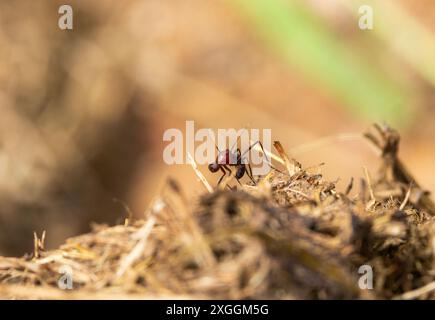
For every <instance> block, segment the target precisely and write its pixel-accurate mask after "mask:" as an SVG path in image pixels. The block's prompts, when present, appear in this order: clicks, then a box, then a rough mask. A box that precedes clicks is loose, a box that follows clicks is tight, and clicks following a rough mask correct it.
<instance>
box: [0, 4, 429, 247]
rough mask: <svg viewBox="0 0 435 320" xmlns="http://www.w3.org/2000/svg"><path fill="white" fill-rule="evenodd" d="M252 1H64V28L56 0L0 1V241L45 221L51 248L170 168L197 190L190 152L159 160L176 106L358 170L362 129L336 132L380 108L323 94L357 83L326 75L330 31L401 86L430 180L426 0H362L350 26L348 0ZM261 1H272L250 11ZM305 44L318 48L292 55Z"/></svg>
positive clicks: (370, 162)
mask: <svg viewBox="0 0 435 320" xmlns="http://www.w3.org/2000/svg"><path fill="white" fill-rule="evenodd" d="M261 1H262V0H255V1H252V2H250V3H249V1H246V0H237V1H234V2H232V1H230V0H228V1H202V0H166V1H165V0H142V1H139V0H137V1H136V0H135V1H133V0H129V1H114V0H110V1H109V0H104V1H103V0H97V1H84V0H83V1H70V2H69V3H68V4H70V5H71V6H72V7H73V10H74V29H73V30H66V31H64V30H60V29H59V28H58V25H57V23H58V18H59V14H58V8H59V6H60V5H61V4H64V2H60V1H51V0H50V1H48V0H41V1H30V0H28V1H22V0H19V1H2V2H0V203H1V206H0V254H2V255H21V254H23V253H25V252H30V251H31V250H32V241H33V239H32V232H33V231H37V232H38V234H40V233H41V232H42V230H47V246H48V247H49V248H51V247H53V246H56V245H58V244H59V243H61V242H62V241H64V239H65V238H66V237H68V236H72V235H77V234H79V233H81V232H85V231H86V230H89V225H90V223H91V222H92V221H96V222H104V223H109V224H113V223H117V222H121V221H123V219H124V218H125V217H126V216H127V212H126V210H125V209H124V207H123V205H122V204H121V203H120V202H119V201H115V200H114V199H119V200H120V201H122V202H123V203H125V204H126V205H127V206H128V207H129V208H130V209H131V210H132V212H134V213H135V214H136V215H137V216H138V217H140V215H141V214H142V212H143V211H144V209H145V208H146V207H147V205H148V203H149V201H150V199H151V198H152V197H153V195H155V194H156V193H157V192H158V188H159V186H161V185H162V182H163V181H164V180H165V178H166V177H168V176H169V175H170V176H173V177H175V178H176V179H177V180H178V181H180V183H181V185H182V186H183V188H184V190H185V192H186V193H187V194H189V195H195V194H198V193H200V192H202V191H203V186H202V185H201V184H200V183H198V181H197V180H196V177H195V175H194V173H193V172H192V170H191V168H190V167H189V166H187V165H183V166H172V167H169V166H167V165H165V164H164V163H163V161H162V150H163V147H164V144H163V141H162V135H163V131H164V130H165V129H167V128H180V129H183V128H184V125H185V121H186V120H195V124H196V126H197V128H198V127H211V128H241V127H249V128H271V129H272V134H273V139H276V140H280V141H281V143H282V144H283V145H284V146H285V147H286V148H287V150H288V151H289V153H290V154H292V155H293V156H294V157H296V158H297V159H298V160H299V161H300V162H302V163H303V165H304V166H312V165H317V164H319V163H321V162H325V163H326V165H325V166H324V167H323V168H322V172H323V173H324V174H325V176H326V177H327V178H329V179H334V180H335V179H336V178H338V177H340V185H345V184H346V183H347V181H348V179H349V178H350V177H351V176H353V177H356V178H357V177H360V176H362V169H361V168H362V166H364V165H367V166H368V168H369V169H370V170H371V171H374V170H376V167H377V166H376V165H377V161H376V158H375V155H374V154H373V153H372V152H371V151H370V149H369V148H368V147H367V145H366V144H365V143H363V142H362V141H361V140H359V139H351V140H346V139H340V138H339V136H337V135H340V134H348V133H352V134H353V133H360V132H362V131H363V130H365V129H366V128H367V127H368V126H369V125H370V123H371V122H372V121H374V120H378V121H381V120H386V121H389V120H390V119H389V114H388V113H385V114H383V115H386V116H382V117H380V116H379V114H377V113H376V112H375V111H376V110H377V109H369V110H368V111H367V110H365V112H353V111H352V108H355V106H353V105H352V103H349V100H346V99H342V96H340V94H337V95H334V94H331V92H349V93H350V96H353V92H352V90H356V89H355V87H358V84H355V83H352V81H341V79H342V78H338V76H340V74H339V73H337V74H335V73H334V72H332V73H331V75H330V77H331V80H330V81H329V80H328V79H329V78H328V77H325V76H324V72H325V71H328V66H325V68H324V69H322V67H321V66H322V64H321V63H320V62H321V61H320V60H321V59H322V56H321V54H322V51H323V50H325V52H326V53H327V52H341V51H337V50H335V49H333V48H335V46H336V45H335V44H336V43H338V44H340V46H343V48H344V49H343V50H345V51H346V52H348V53H349V54H350V55H349V56H351V57H358V59H360V60H361V61H365V63H367V65H370V66H372V67H373V70H374V71H373V74H374V73H375V72H379V73H382V79H384V78H385V79H387V80H382V81H384V82H383V83H386V86H387V85H388V86H389V81H390V80H388V79H392V80H391V81H393V82H394V81H398V82H400V88H406V92H408V93H409V94H408V96H407V98H409V99H408V100H407V101H408V102H407V104H406V105H407V107H409V108H410V110H411V111H410V112H409V114H407V116H406V117H407V121H405V122H404V123H401V122H398V124H397V126H398V127H399V129H400V131H401V133H402V136H403V141H402V145H401V157H402V159H403V160H404V162H405V163H407V164H408V166H409V167H410V170H411V171H412V172H413V173H414V174H415V176H416V178H417V179H418V180H419V182H420V183H421V184H422V185H423V186H425V187H426V188H427V189H428V190H435V174H434V161H435V143H434V139H435V126H434V125H433V123H434V120H435V103H434V97H435V89H434V88H435V86H434V84H435V72H434V71H433V70H434V67H435V61H432V60H433V57H434V56H435V55H434V56H432V58H431V59H424V58H423V56H424V57H427V55H429V54H430V53H432V52H435V51H434V48H433V46H434V45H435V42H433V41H432V40H433V35H434V33H435V19H434V17H435V4H434V3H433V1H430V0H425V1H419V2H418V4H417V3H414V2H413V1H409V0H400V1H385V3H387V2H388V5H389V6H390V7H379V8H377V10H378V11H376V10H375V17H377V18H376V19H375V24H374V30H370V31H362V30H360V29H359V28H358V18H359V17H358V9H357V8H358V7H357V2H355V3H354V4H351V5H350V4H349V3H350V2H351V1H350V2H347V1H340V0H329V1H326V0H325V1H318V0H310V1H296V0H273V1H270V2H269V4H265V3H261ZM263 2H264V1H263ZM274 2H280V3H281V4H280V5H283V6H286V5H289V6H297V8H302V9H303V10H302V11H301V12H303V17H302V14H301V19H300V20H298V19H296V18H299V16H297V14H299V13H298V12H299V11H295V10H293V11H291V10H292V9H289V13H288V14H289V18H288V19H290V20H291V18H292V17H293V18H294V19H293V18H292V19H293V20H291V21H290V20H289V21H290V22H291V23H292V24H289V25H288V28H289V30H283V31H282V33H280V30H278V32H277V30H275V29H273V28H268V27H267V26H270V25H271V24H270V21H277V24H278V23H279V22H280V21H283V20H282V19H284V20H285V19H286V16H281V15H277V16H276V17H273V16H272V17H270V18H271V20H264V21H263V20H261V19H266V18H268V17H269V16H268V15H272V14H273V12H275V14H279V13H280V11H273V10H272V9H273V3H274ZM370 2H372V3H373V4H374V5H377V4H380V1H370ZM236 3H238V4H236ZM263 5H271V6H272V7H271V8H272V9H271V10H270V11H269V10H266V11H264V16H263V15H258V16H255V15H251V14H249V12H250V11H249V10H252V9H256V8H257V7H255V6H258V8H260V9H261V6H263ZM382 5H384V2H383V4H382ZM244 6H245V7H246V6H247V8H248V9H246V8H245V9H243V8H244ZM391 8H393V9H394V10H395V11H394V12H393V13H392V12H390V11H389V10H390V9H391ZM393 9H391V10H393ZM259 12H261V10H260V11H259ZM377 12H379V15H377ZM381 17H382V19H387V20H388V19H391V21H390V20H388V21H385V20H380V19H381ZM403 17H405V18H403ZM280 19H281V20H280ZM311 19H315V21H316V22H315V23H313V24H311ZM395 19H396V20H395ZM403 19H405V20H403ZM268 21H269V22H268ZM397 21H399V22H400V21H402V23H397ZM298 23H300V24H299V25H298ZM311 25H312V26H313V29H306V32H307V33H306V34H307V37H306V38H303V39H305V40H306V41H307V44H308V45H307V46H305V47H303V46H301V48H299V47H297V46H295V47H292V50H289V51H287V50H286V48H287V47H286V46H287V45H289V46H291V45H294V44H295V43H296V42H297V41H298V40H297V39H287V38H286V37H287V36H288V35H292V34H295V33H296V32H300V33H301V34H304V32H305V31H304V30H305V29H303V28H307V26H311ZM265 26H266V27H265ZM286 26H287V25H286ZM319 26H320V27H319ZM391 26H393V27H394V29H391V28H392V27H391ZM384 27H385V28H384ZM298 28H302V29H301V30H298ZM377 28H379V29H377ZM276 29H277V28H276ZM278 29H279V28H278ZM309 30H311V31H309ZM318 30H323V31H319V32H318ZM324 30H327V33H325V32H326V31H324ZM391 30H393V31H394V32H391ZM286 31H288V32H286ZM310 32H311V33H310ZM316 32H318V34H317V33H316ZM416 34H417V35H418V37H416V36H415V35H416ZM271 39H272V40H273V41H271ZM325 39H326V40H325ZM408 39H413V41H415V43H408V42H407V41H408ZM286 41H288V42H286ZM302 41H304V40H302ZM310 41H311V42H310ZM316 41H317V42H316ZM404 42H405V43H406V46H404V45H403V43H404ZM276 44H280V45H276ZM316 46H317V47H316ZM328 46H331V49H328V48H327V47H328ZM311 47H313V48H318V49H315V50H314V51H309V52H308V53H310V54H311V53H313V52H319V54H320V55H319V56H318V57H317V56H316V55H314V54H312V55H309V54H307V55H306V56H307V57H309V58H310V59H311V57H313V61H312V62H313V64H311V60H308V62H309V63H306V64H301V63H300V61H301V60H300V59H301V57H303V56H304V53H305V52H304V50H310V48H311ZM298 50H300V51H298ZM316 50H317V51H316ZM328 50H329V51H328ZM340 50H341V49H340ZM301 53H302V54H301ZM422 54H424V55H422ZM298 57H299V58H298ZM317 58H318V59H319V61H320V62H317V60H316V59H317ZM298 59H299V60H298ZM329 61H330V63H331V64H332V63H335V64H336V65H337V67H335V65H333V67H332V68H331V70H337V68H341V67H343V70H350V69H351V68H352V59H350V60H349V62H346V63H349V64H348V65H346V64H343V65H342V64H341V61H340V57H337V58H336V59H330V60H329ZM316 63H319V64H316ZM317 65H319V66H320V68H318V67H317ZM312 66H314V67H312ZM310 68H311V69H310ZM356 70H357V71H355V73H354V74H356V75H358V72H360V71H358V70H359V69H358V68H356ZM316 72H318V73H319V74H318V75H317V74H315V73H316ZM343 72H345V71H343ZM308 74H309V75H311V76H307V75H308ZM343 74H347V73H343ZM369 75H371V74H369ZM335 76H337V81H336V79H335V78H334V77H335ZM316 79H317V80H318V79H327V80H326V81H324V82H322V81H317V80H316ZM367 79H370V78H367ZM340 81H341V82H340ZM380 81H381V80H380ZM367 82H370V81H366V83H367ZM334 90H336V91H334ZM340 90H341V91H340ZM349 90H350V91H349ZM364 90H365V89H364V88H362V89H361V90H360V91H358V92H357V91H355V97H357V94H365V93H364V92H366V91H364ZM361 92H362V93H361ZM398 92H399V93H400V94H401V92H402V90H399V91H398ZM403 92H405V90H403ZM369 107H370V108H380V109H379V110H381V108H382V107H383V106H382V105H380V106H373V105H372V106H369ZM370 110H375V111H374V112H371V111H370ZM397 110H399V109H397ZM362 111H364V110H362ZM398 112H399V111H398ZM394 113H395V112H393V113H392V114H391V116H392V122H393V123H394ZM372 114H373V116H371V115H372ZM325 137H335V138H331V139H325ZM322 138H323V140H319V139H322ZM316 141H317V142H318V143H316ZM322 141H323V142H322ZM313 143H314V144H313ZM201 170H202V171H203V172H204V173H205V174H206V176H207V178H209V180H210V181H211V182H212V183H215V181H217V177H216V176H214V175H211V174H208V173H207V169H206V168H201Z"/></svg>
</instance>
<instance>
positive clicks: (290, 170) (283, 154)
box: [273, 141, 297, 176]
mask: <svg viewBox="0 0 435 320" xmlns="http://www.w3.org/2000/svg"><path fill="white" fill-rule="evenodd" d="M273 146H274V147H275V149H276V150H277V151H278V153H279V155H280V156H281V158H282V159H283V160H284V163H285V167H286V168H287V171H288V173H289V175H290V176H292V175H294V174H295V173H296V167H297V166H296V165H295V164H294V162H293V163H291V162H290V159H289V157H288V155H287V153H286V152H285V151H284V148H283V147H282V145H281V143H280V142H279V141H274V142H273Z"/></svg>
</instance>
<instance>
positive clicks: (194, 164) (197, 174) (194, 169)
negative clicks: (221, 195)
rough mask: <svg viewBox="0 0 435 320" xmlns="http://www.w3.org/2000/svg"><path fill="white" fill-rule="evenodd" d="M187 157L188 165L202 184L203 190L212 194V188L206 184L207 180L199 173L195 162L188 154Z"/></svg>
mask: <svg viewBox="0 0 435 320" xmlns="http://www.w3.org/2000/svg"><path fill="white" fill-rule="evenodd" d="M187 157H188V158H189V164H190V165H191V166H192V168H193V171H195V173H196V176H197V177H198V178H199V180H200V181H201V182H202V183H203V185H204V186H205V188H206V189H207V190H208V192H210V193H212V192H213V188H212V187H211V186H210V184H209V183H208V181H207V179H206V178H205V177H204V175H203V174H202V173H201V171H199V169H198V166H197V165H196V162H195V160H193V158H192V155H191V154H190V153H189V152H188V153H187Z"/></svg>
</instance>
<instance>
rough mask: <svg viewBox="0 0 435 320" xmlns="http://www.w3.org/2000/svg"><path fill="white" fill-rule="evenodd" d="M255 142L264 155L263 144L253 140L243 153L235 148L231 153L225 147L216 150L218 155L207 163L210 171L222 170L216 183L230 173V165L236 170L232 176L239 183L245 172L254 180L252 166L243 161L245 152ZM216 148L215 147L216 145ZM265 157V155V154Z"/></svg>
mask: <svg viewBox="0 0 435 320" xmlns="http://www.w3.org/2000/svg"><path fill="white" fill-rule="evenodd" d="M256 144H259V145H260V146H261V148H262V150H263V154H264V155H265V156H266V153H265V152H264V149H263V145H262V144H261V142H260V141H257V142H254V143H253V144H251V146H250V147H249V148H248V150H246V151H245V152H244V153H243V154H242V153H241V151H240V149H239V148H237V149H236V152H235V153H233V152H232V151H231V150H230V149H226V150H223V151H219V150H218V152H219V153H218V156H217V157H216V160H215V162H213V163H210V164H209V165H208V170H210V171H211V172H213V173H214V172H217V171H219V170H220V171H222V173H223V174H222V176H221V177H220V178H219V181H218V185H219V184H220V183H221V182H222V179H223V178H224V177H225V176H226V175H227V174H228V175H231V174H232V170H231V169H230V167H234V168H235V170H236V174H235V175H234V177H235V178H236V180H237V182H238V183H239V184H240V185H241V183H240V179H241V178H242V177H243V176H244V175H245V173H246V174H247V176H248V177H249V178H250V179H251V180H252V182H254V183H255V184H256V182H255V180H254V177H253V175H252V168H251V165H250V164H249V163H245V161H244V158H243V157H244V156H245V154H246V153H248V152H249V151H250V150H251V149H252V148H253V147H254V146H255V145H256ZM216 148H217V147H216ZM266 159H267V156H266Z"/></svg>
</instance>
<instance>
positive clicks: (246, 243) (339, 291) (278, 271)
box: [0, 126, 435, 299]
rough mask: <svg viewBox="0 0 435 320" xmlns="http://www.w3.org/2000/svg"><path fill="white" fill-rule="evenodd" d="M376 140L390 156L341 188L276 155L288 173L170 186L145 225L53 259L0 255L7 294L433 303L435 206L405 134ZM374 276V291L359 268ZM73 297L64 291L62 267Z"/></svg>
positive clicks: (87, 241)
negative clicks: (405, 147) (205, 185)
mask: <svg viewBox="0 0 435 320" xmlns="http://www.w3.org/2000/svg"><path fill="white" fill-rule="evenodd" d="M375 130H376V133H377V135H375V134H373V133H367V137H368V138H369V140H370V141H371V142H373V143H374V145H375V146H376V148H378V150H379V152H380V155H381V156H382V159H383V160H382V166H381V170H380V172H379V173H378V175H377V176H376V177H375V178H371V177H370V174H369V173H368V171H366V179H363V180H361V183H360V184H359V192H358V194H357V195H356V196H350V191H351V189H352V188H354V186H353V184H354V183H353V180H352V181H351V183H350V184H349V186H348V187H347V189H346V190H345V192H340V191H338V190H337V189H336V188H335V184H334V183H333V182H329V181H325V180H324V179H323V178H322V175H321V174H318V173H310V172H309V170H306V169H303V168H302V166H301V165H300V164H299V163H297V162H296V161H295V160H290V159H289V157H288V156H287V155H286V154H285V152H284V149H283V148H282V146H281V145H280V144H279V143H275V147H277V150H278V152H279V155H280V157H281V159H282V163H284V164H285V165H286V168H287V170H288V172H285V173H284V172H276V171H272V172H271V173H270V174H268V175H267V176H265V177H263V178H261V179H260V180H259V182H258V184H257V185H255V186H254V185H245V186H243V188H239V189H238V190H224V189H222V188H216V189H215V190H212V192H211V193H205V194H204V195H203V196H202V197H201V198H200V199H199V201H198V202H196V203H191V202H189V201H188V200H187V199H186V198H185V196H184V195H183V192H182V188H181V187H180V186H179V185H178V183H177V182H175V181H174V180H172V179H169V180H168V183H167V184H166V186H165V188H163V190H162V192H161V194H160V195H159V196H158V197H157V198H156V199H155V201H154V202H153V204H152V206H151V208H150V209H149V210H147V212H146V216H145V219H144V220H139V221H130V220H127V221H126V222H125V224H124V225H118V226H114V227H107V226H103V225H96V226H94V228H93V231H92V232H91V233H89V234H85V235H81V236H78V237H74V238H70V239H68V240H67V241H66V243H65V244H64V245H62V246H61V247H60V248H59V249H57V250H54V251H48V252H46V251H45V250H44V244H43V242H44V241H43V239H44V236H45V235H43V236H42V238H41V239H39V238H38V237H37V236H36V235H35V252H34V253H33V255H31V256H28V257H23V258H3V257H0V296H1V297H2V298H31V299H35V298H40V299H59V298H61V299H65V298H66V299H76V298H81V299H92V298H95V299H100V298H108V299H111V298H114V299H120V298H127V299H129V298H131V299H141V298H143V299H150V298H154V299H159V298H163V299H166V298H181V299H188V298H226V299H361V298H362V299H390V298H395V299H430V298H435V268H434V266H435V262H434V256H435V223H434V214H435V212H434V210H433V208H434V206H433V203H432V202H431V200H430V198H429V196H428V193H427V192H426V191H425V190H423V189H421V187H420V186H419V185H418V184H417V183H416V181H414V179H412V176H411V175H410V174H409V173H408V171H407V170H405V168H404V166H403V164H402V163H401V162H400V161H399V160H398V158H397V148H398V142H399V137H398V135H397V133H396V132H395V131H394V130H392V129H390V128H387V127H380V126H375ZM362 265H369V266H371V267H372V268H373V272H374V288H373V290H362V289H361V288H360V287H359V286H358V279H359V277H360V276H361V275H360V274H358V269H359V267H360V266H362ZM64 266H68V267H69V268H70V269H71V270H73V273H72V279H73V290H60V289H59V288H58V281H59V279H60V277H61V274H60V273H59V272H60V271H59V270H61V268H62V267H64Z"/></svg>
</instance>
